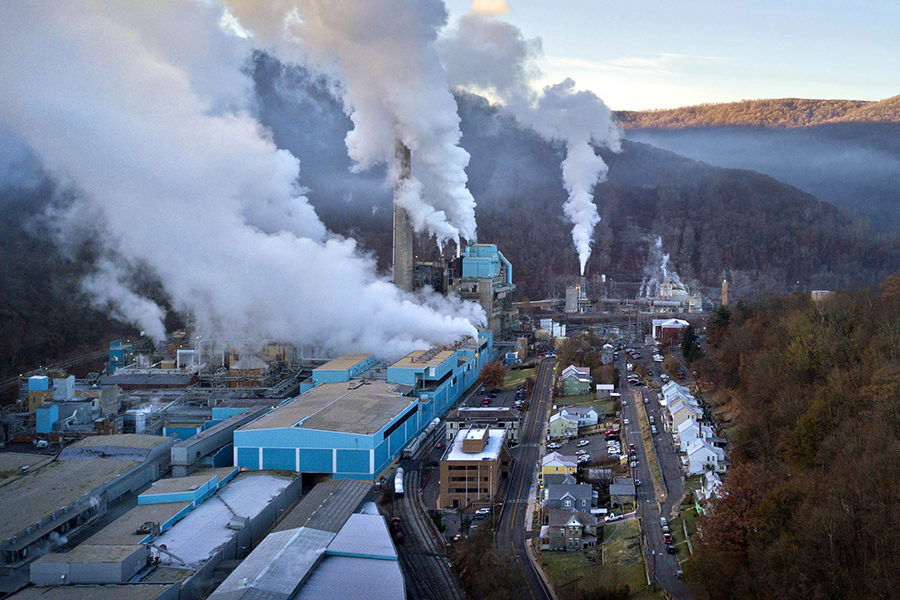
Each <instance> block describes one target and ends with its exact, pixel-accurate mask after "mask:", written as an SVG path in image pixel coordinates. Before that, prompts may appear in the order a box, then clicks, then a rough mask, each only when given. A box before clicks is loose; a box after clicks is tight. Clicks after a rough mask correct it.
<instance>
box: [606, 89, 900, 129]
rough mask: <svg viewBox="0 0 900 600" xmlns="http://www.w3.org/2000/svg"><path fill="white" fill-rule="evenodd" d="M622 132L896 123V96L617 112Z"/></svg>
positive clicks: (899, 99)
mask: <svg viewBox="0 0 900 600" xmlns="http://www.w3.org/2000/svg"><path fill="white" fill-rule="evenodd" d="M616 117H617V118H618V119H619V122H620V123H622V126H623V127H624V128H625V129H682V128H685V127H735V126H749V127H772V128H786V127H809V126H811V125H822V124H824V123H848V122H851V123H856V122H877V123H898V122H900V96H893V97H891V98H887V99H885V100H881V101H879V102H865V101H861V100H808V99H802V98H779V99H773V100H743V101H741V102H729V103H725V104H699V105H696V106H684V107H680V108H672V109H662V110H648V111H620V112H617V113H616Z"/></svg>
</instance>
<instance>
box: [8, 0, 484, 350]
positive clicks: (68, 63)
mask: <svg viewBox="0 0 900 600" xmlns="http://www.w3.org/2000/svg"><path fill="white" fill-rule="evenodd" d="M221 16H222V13H221V10H220V9H218V8H217V7H216V6H214V5H212V4H210V3H201V2H186V3H185V2H178V1H176V0H157V1H154V2H152V3H121V4H118V3H97V2H93V1H90V0H81V1H70V2H55V1H53V0H46V1H34V2H28V3H19V2H4V3H0V52H2V55H3V56H5V57H15V60H4V61H2V62H0V86H2V89H3V90H4V92H3V94H2V95H0V129H5V130H8V131H10V132H11V133H12V134H14V135H16V136H18V137H20V138H21V139H22V140H24V142H25V143H26V144H27V145H28V146H29V148H30V149H31V150H32V151H33V152H34V154H35V155H36V156H37V157H38V158H39V159H40V161H41V163H42V165H43V167H44V169H45V170H46V171H47V172H48V173H49V174H50V175H51V176H53V177H54V178H56V179H57V180H58V181H60V182H61V183H62V184H63V185H65V186H67V187H69V188H71V189H74V190H76V191H77V192H78V193H79V194H80V196H79V198H78V200H77V201H76V204H75V205H74V206H73V209H72V210H71V211H70V212H69V214H70V215H71V216H72V220H73V221H74V222H77V221H78V220H79V219H91V220H93V219H94V215H95V213H98V214H100V215H102V226H103V230H102V239H101V240H99V241H102V242H103V243H104V245H105V247H106V248H107V253H106V254H104V256H106V258H104V259H103V260H101V261H100V265H99V268H98V271H97V273H96V274H95V275H94V276H93V277H91V278H89V279H88V280H87V281H86V282H85V287H86V289H87V290H88V291H89V292H90V293H91V294H92V295H93V296H94V297H95V299H96V300H97V301H98V302H99V303H101V304H102V303H106V302H112V303H113V304H114V305H115V307H116V308H115V310H116V311H117V314H119V315H121V316H122V317H124V318H127V319H128V320H130V321H132V322H134V323H136V324H138V325H139V326H140V327H141V328H143V329H145V330H146V331H148V332H149V333H151V334H152V335H154V336H156V337H161V335H162V323H161V317H162V310H161V309H160V307H158V306H156V305H155V304H154V303H152V302H151V301H150V300H148V299H146V298H142V297H140V296H138V295H137V294H135V293H134V292H133V291H131V289H129V284H128V281H127V279H128V278H127V276H126V273H127V269H126V266H127V265H129V264H143V265H146V266H148V267H150V268H151V269H152V271H153V272H154V273H155V274H156V275H157V276H158V277H159V278H160V280H161V281H162V283H163V285H164V287H165V290H166V292H167V293H168V295H169V296H170V298H171V300H172V302H173V305H174V307H175V308H176V309H178V310H180V311H183V312H189V313H191V314H192V315H194V316H195V317H196V320H197V326H198V329H199V330H200V331H202V332H204V333H207V332H209V333H212V334H215V335H219V336H221V337H223V338H226V339H228V340H231V341H232V342H233V343H242V342H245V341H260V342H261V341H266V340H273V339H274V340H285V341H291V342H295V343H304V344H306V343H308V344H317V345H319V346H320V347H322V348H325V349H328V350H331V351H346V350H350V349H356V350H362V351H369V352H375V353H377V354H378V355H379V356H384V357H390V356H396V355H398V354H401V353H403V352H406V351H409V350H411V349H414V348H416V347H423V346H427V345H429V344H432V343H438V344H443V343H449V342H452V341H454V340H456V339H459V338H460V337H462V336H466V335H474V334H475V333H476V332H475V328H474V327H473V323H477V322H481V321H483V319H484V315H483V311H481V308H480V307H477V306H475V305H473V304H461V303H458V302H453V301H450V300H447V299H444V298H442V297H438V296H434V295H430V296H429V295H426V296H412V295H408V294H404V293H402V292H400V291H399V290H398V289H397V288H395V287H394V286H393V285H391V284H390V283H388V282H387V281H386V280H384V279H382V278H379V277H377V276H376V275H375V265H374V261H373V259H372V258H371V257H369V256H363V255H360V253H359V252H358V250H357V249H356V245H355V243H354V242H353V241H352V240H346V239H341V238H338V237H336V236H333V235H329V234H328V233H327V232H326V230H325V227H324V226H323V225H322V223H321V222H320V221H319V219H318V218H317V216H316V215H315V213H314V211H313V209H312V207H311V206H310V204H309V203H308V201H307V199H306V197H305V196H304V195H303V193H302V189H301V188H300V187H299V186H298V182H297V175H298V170H299V164H298V161H297V159H296V158H295V157H294V156H292V155H291V154H290V153H289V152H287V151H284V150H279V149H278V148H276V146H275V145H274V143H273V142H272V139H271V135H270V133H269V132H268V131H266V130H265V129H264V128H263V127H262V126H261V125H260V124H259V123H258V122H257V121H256V120H255V119H254V118H253V117H252V116H251V114H250V112H249V109H250V108H251V107H252V97H251V96H250V93H249V91H250V90H251V89H252V86H251V82H250V81H249V79H248V77H247V76H246V75H245V74H244V73H243V72H242V71H241V67H242V66H243V65H244V64H245V61H246V60H247V58H248V51H249V50H250V47H249V45H248V44H247V42H246V41H245V40H242V39H241V38H239V37H237V36H235V35H234V34H233V33H231V32H229V31H226V30H225V29H223V27H222V26H221V25H220V21H221ZM71 225H72V223H71V222H69V223H61V224H60V225H59V227H60V234H61V235H62V236H63V237H65V236H66V235H67V234H66V232H67V231H70V229H69V227H70V226H71ZM117 256H118V257H120V258H118V259H116V258H115V257H117Z"/></svg>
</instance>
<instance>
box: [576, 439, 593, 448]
mask: <svg viewBox="0 0 900 600" xmlns="http://www.w3.org/2000/svg"><path fill="white" fill-rule="evenodd" d="M590 443H591V442H590V440H579V441H578V443H577V444H575V445H576V446H578V447H579V448H580V447H582V446H587V445H588V444H590Z"/></svg>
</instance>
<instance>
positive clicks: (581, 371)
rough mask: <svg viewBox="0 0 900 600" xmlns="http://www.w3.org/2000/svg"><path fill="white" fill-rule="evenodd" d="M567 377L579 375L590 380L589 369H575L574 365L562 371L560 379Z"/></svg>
mask: <svg viewBox="0 0 900 600" xmlns="http://www.w3.org/2000/svg"><path fill="white" fill-rule="evenodd" d="M569 375H581V376H583V377H587V378H588V379H590V377H591V368H590V367H576V366H575V365H569V366H568V367H566V368H565V369H563V372H562V374H560V376H559V377H560V379H562V378H563V377H568V376H569Z"/></svg>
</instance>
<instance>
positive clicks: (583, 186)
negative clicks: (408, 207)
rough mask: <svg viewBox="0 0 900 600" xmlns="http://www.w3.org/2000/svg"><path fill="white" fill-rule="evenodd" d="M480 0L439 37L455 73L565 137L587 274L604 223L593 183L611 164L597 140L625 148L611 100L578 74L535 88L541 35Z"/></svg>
mask: <svg viewBox="0 0 900 600" xmlns="http://www.w3.org/2000/svg"><path fill="white" fill-rule="evenodd" d="M479 5H480V2H475V3H473V6H472V10H471V11H470V12H469V13H468V14H466V15H464V16H463V17H462V18H461V19H460V21H459V23H458V24H457V26H456V28H455V29H453V30H452V31H450V32H448V33H447V35H445V36H444V37H443V38H442V39H441V40H440V41H439V43H438V48H439V51H440V53H441V58H442V61H443V62H444V65H445V67H446V69H447V76H448V79H449V80H450V83H451V84H452V85H455V86H459V87H464V88H467V89H470V90H472V91H475V92H477V93H482V94H485V95H487V96H488V97H491V98H493V99H495V100H499V101H500V102H502V103H503V104H505V105H506V107H507V108H508V109H509V110H510V111H511V112H512V114H513V115H514V116H515V117H516V119H517V120H518V121H519V122H520V123H522V124H523V125H525V126H527V127H530V128H532V129H534V131H536V132H537V133H538V134H539V135H541V136H542V137H543V138H545V139H547V140H550V141H556V142H562V143H564V144H565V146H566V157H565V159H564V160H563V162H562V175H563V184H564V185H565V188H566V191H567V192H568V193H569V199H568V200H567V202H566V203H565V205H564V207H563V212H564V213H565V215H566V216H567V217H568V218H569V220H570V221H571V222H572V224H573V227H572V241H573V242H574V244H575V249H576V251H577V252H578V260H579V263H580V267H581V274H582V275H584V269H585V266H586V265H587V261H588V258H590V255H591V246H592V243H593V235H594V227H595V226H596V225H597V223H599V222H600V215H599V214H598V212H597V207H596V206H595V205H594V201H593V189H594V185H596V184H597V183H601V182H603V181H604V180H605V179H606V174H607V171H608V169H607V166H606V164H605V163H604V162H603V159H602V158H600V156H598V155H597V154H596V153H595V152H594V148H593V145H598V146H603V147H606V148H609V149H610V150H612V151H614V152H620V151H621V132H620V130H619V128H618V127H617V126H616V124H615V122H614V121H613V119H612V112H611V111H610V109H609V108H608V107H607V106H606V104H604V103H603V101H602V100H601V99H600V98H598V97H597V96H596V95H594V94H593V93H592V92H589V91H576V90H575V82H574V81H572V80H571V79H566V80H564V81H562V82H560V83H558V84H556V85H552V86H548V87H546V88H544V90H543V91H542V92H540V93H538V92H535V91H534V90H533V89H532V87H531V83H532V82H533V81H534V80H535V79H536V78H537V77H538V76H539V75H540V72H539V70H538V69H537V67H536V66H535V64H534V59H535V58H536V57H537V56H538V55H539V54H540V52H541V44H540V40H535V39H532V40H529V39H526V38H525V37H524V36H523V35H522V32H521V31H520V30H519V29H518V28H517V27H515V26H514V25H512V24H510V23H506V22H503V21H500V20H498V19H496V18H494V15H495V14H498V13H497V12H491V11H490V10H482V9H481V7H480V6H479Z"/></svg>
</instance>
